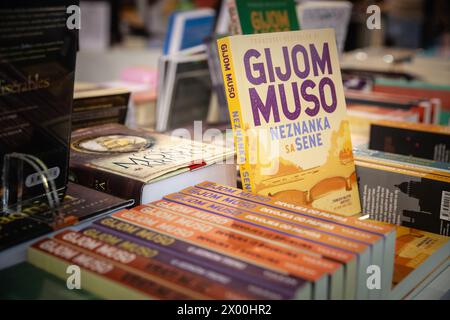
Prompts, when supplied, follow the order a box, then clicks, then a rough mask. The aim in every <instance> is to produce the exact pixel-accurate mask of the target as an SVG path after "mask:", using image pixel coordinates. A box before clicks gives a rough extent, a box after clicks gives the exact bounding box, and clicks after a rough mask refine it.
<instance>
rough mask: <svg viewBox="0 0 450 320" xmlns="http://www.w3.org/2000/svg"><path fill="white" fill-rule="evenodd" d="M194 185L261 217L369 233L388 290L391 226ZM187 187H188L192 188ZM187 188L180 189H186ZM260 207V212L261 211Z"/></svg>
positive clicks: (391, 260)
mask: <svg viewBox="0 0 450 320" xmlns="http://www.w3.org/2000/svg"><path fill="white" fill-rule="evenodd" d="M196 188H198V189H203V190H207V191H211V192H213V193H215V194H216V196H215V197H214V201H215V202H220V201H222V200H221V199H222V198H224V199H226V200H228V201H230V200H232V201H231V202H230V203H226V202H225V200H224V201H222V204H225V205H229V206H233V207H238V208H240V209H243V210H250V211H252V212H255V213H259V214H263V215H265V216H269V215H268V213H270V212H271V211H272V212H277V214H280V216H282V218H283V219H284V218H286V217H287V219H285V221H289V220H290V219H291V222H295V223H298V219H299V217H300V218H302V220H303V221H305V220H304V219H303V218H307V219H308V218H313V219H315V220H316V221H321V222H325V223H327V224H334V225H339V226H342V227H344V229H341V230H342V231H346V230H347V231H349V232H348V236H349V237H350V238H354V236H355V235H357V234H359V236H363V237H365V236H364V235H363V233H366V234H371V235H372V236H369V238H366V240H364V242H366V243H368V244H370V243H371V244H375V245H376V248H377V252H376V254H375V255H373V256H374V258H375V260H376V261H372V264H375V263H377V264H378V263H382V264H383V266H382V270H383V277H382V278H383V288H382V294H383V295H386V294H388V292H389V291H390V287H391V279H392V273H393V264H394V251H395V226H393V225H388V224H385V223H380V222H377V221H372V220H366V219H361V218H359V217H344V216H341V215H338V214H334V213H331V212H328V211H323V210H317V209H313V208H308V207H304V206H301V205H298V204H294V203H288V202H286V201H282V200H278V199H276V198H272V197H267V196H263V195H259V194H254V193H250V192H247V191H244V190H241V189H237V188H232V187H228V186H223V185H219V184H216V183H212V182H207V181H206V182H203V183H200V184H198V185H197V186H196ZM187 189H191V190H192V189H193V188H187ZM187 189H185V190H183V191H186V190H187ZM183 191H182V192H183ZM255 204H256V207H255ZM263 210H264V212H262V211H263ZM280 216H278V217H280ZM292 219H294V220H292ZM362 239H363V238H361V237H356V240H358V241H359V240H362ZM377 239H380V240H381V243H378V241H377ZM380 250H382V252H379V251H380ZM381 256H382V260H383V261H382V262H381V259H380V257H381ZM380 266H381V265H380ZM364 272H365V271H364ZM373 292H375V291H373Z"/></svg>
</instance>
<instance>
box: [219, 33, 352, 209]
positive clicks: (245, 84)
mask: <svg viewBox="0 0 450 320" xmlns="http://www.w3.org/2000/svg"><path fill="white" fill-rule="evenodd" d="M218 47H219V55H220V60H221V66H222V73H223V78H224V84H225V91H226V94H227V99H228V107H229V111H230V118H231V123H232V126H233V129H234V134H235V143H236V149H237V158H238V163H239V164H240V169H241V177H242V184H243V188H244V189H245V190H247V191H255V192H258V193H260V194H264V195H271V196H274V197H277V198H278V199H285V200H290V201H292V202H296V203H299V204H305V205H308V206H312V207H315V208H319V209H325V210H329V211H332V212H336V213H341V214H345V215H353V214H357V213H359V212H360V203H359V196H358V187H357V184H356V173H355V165H354V162H353V154H352V145H351V141H350V130H349V123H348V121H347V120H346V119H345V117H346V106H345V98H344V91H343V86H342V79H341V74H340V69H339V62H338V53H337V49H336V41H335V37H334V31H333V30H332V29H323V30H311V31H292V32H283V33H271V34H264V35H245V36H232V37H227V38H223V39H220V40H219V41H218Z"/></svg>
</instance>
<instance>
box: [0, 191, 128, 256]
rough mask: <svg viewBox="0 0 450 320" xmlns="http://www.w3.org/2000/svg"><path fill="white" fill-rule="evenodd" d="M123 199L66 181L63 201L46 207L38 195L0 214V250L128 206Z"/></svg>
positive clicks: (44, 200) (46, 204) (45, 202)
mask: <svg viewBox="0 0 450 320" xmlns="http://www.w3.org/2000/svg"><path fill="white" fill-rule="evenodd" d="M132 204H133V201H129V200H128V201H126V200H123V199H120V198H117V197H114V196H111V195H109V194H106V193H102V192H98V191H95V190H92V189H89V188H86V187H84V186H81V185H78V184H75V183H70V182H69V184H68V187H67V191H66V193H65V195H63V201H62V202H61V204H60V206H59V207H58V208H57V209H56V210H50V208H49V206H48V203H47V201H46V198H45V197H43V198H38V199H35V200H33V201H32V202H30V203H28V204H27V205H25V206H24V207H22V208H21V211H20V212H10V213H4V214H3V215H1V216H0V251H1V250H4V249H6V248H9V247H11V246H13V245H16V244H19V243H22V242H25V241H28V240H31V239H34V238H36V237H39V236H42V235H45V234H47V233H50V232H52V231H54V230H57V229H61V228H63V227H66V226H69V225H73V224H76V223H78V222H79V221H83V220H86V219H89V218H92V217H95V216H99V215H102V214H107V213H110V212H113V211H115V210H119V209H123V208H125V207H129V206H130V205H132Z"/></svg>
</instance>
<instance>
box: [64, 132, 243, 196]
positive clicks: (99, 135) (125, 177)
mask: <svg viewBox="0 0 450 320" xmlns="http://www.w3.org/2000/svg"><path fill="white" fill-rule="evenodd" d="M233 154H234V152H233V151H232V150H229V149H227V148H225V147H223V146H220V145H215V144H212V143H202V142H198V141H194V140H188V139H184V138H179V137H176V136H169V135H163V134H159V133H155V132H150V131H147V130H143V129H130V128H127V127H126V126H123V125H118V124H107V125H101V126H96V127H92V128H85V129H80V130H76V131H74V132H73V133H72V142H71V154H70V171H71V180H72V181H73V182H76V183H79V184H82V185H84V186H87V187H89V188H93V189H97V190H99V191H102V192H107V193H110V194H112V195H115V196H117V197H121V198H123V199H134V200H135V203H139V204H140V203H141V200H142V198H143V191H144V190H143V189H144V187H145V186H146V185H149V184H153V183H156V182H158V181H161V180H164V179H167V178H170V177H175V176H177V175H179V174H182V173H185V172H190V171H193V170H197V169H200V168H202V167H206V166H208V165H212V164H216V163H223V162H222V161H224V160H225V159H227V158H229V157H230V156H232V155H233ZM173 187H174V188H175V187H176V186H173ZM155 188H157V186H155ZM147 192H151V191H147Z"/></svg>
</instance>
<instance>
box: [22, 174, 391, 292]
mask: <svg viewBox="0 0 450 320" xmlns="http://www.w3.org/2000/svg"><path fill="white" fill-rule="evenodd" d="M395 234H396V233H395V227H394V226H392V225H388V224H383V223H380V222H375V221H369V220H361V219H358V218H356V217H343V216H340V215H336V214H332V213H329V212H326V211H320V210H316V209H310V208H306V207H302V206H298V205H295V204H292V203H288V202H284V201H280V200H276V199H273V198H270V197H266V196H262V195H257V194H254V193H249V192H246V191H243V190H240V189H236V188H232V187H228V186H224V185H219V184H215V183H211V182H204V183H201V184H199V185H196V186H195V187H189V188H186V189H183V190H182V191H181V192H178V193H173V194H169V195H167V196H165V197H164V198H163V199H161V200H158V201H155V202H152V203H150V204H147V205H141V206H138V207H135V208H133V209H131V210H123V211H120V212H117V213H114V214H112V215H111V216H109V217H105V218H101V219H99V220H96V221H95V222H93V224H92V225H90V226H89V227H87V228H84V229H82V230H80V231H72V230H66V231H63V232H61V233H59V234H57V235H55V236H54V238H52V239H50V238H47V239H43V240H41V241H39V242H37V243H35V244H34V245H32V246H31V247H30V248H29V252H28V261H29V262H30V263H32V264H33V265H35V266H37V267H39V268H42V269H44V270H46V271H48V272H50V273H52V274H54V275H56V276H58V277H60V278H62V279H67V277H68V274H67V273H66V271H67V268H68V267H69V266H71V265H76V266H78V267H79V268H81V287H82V288H83V289H86V290H87V291H89V292H92V293H94V294H95V295H98V296H100V297H103V298H127V299H129V298H156V299H209V298H212V299H354V298H357V299H372V298H374V299H376V298H386V297H387V296H388V294H389V292H390V289H391V283H392V275H393V266H394V255H395ZM376 269H378V270H381V271H380V272H381V273H380V274H376ZM373 270H375V271H373ZM372 273H373V274H374V275H375V276H374V277H373V279H372V278H371V276H372Z"/></svg>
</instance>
